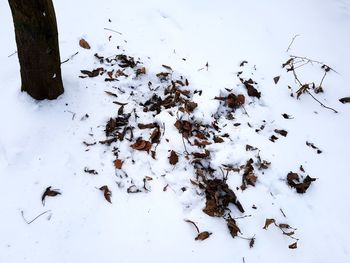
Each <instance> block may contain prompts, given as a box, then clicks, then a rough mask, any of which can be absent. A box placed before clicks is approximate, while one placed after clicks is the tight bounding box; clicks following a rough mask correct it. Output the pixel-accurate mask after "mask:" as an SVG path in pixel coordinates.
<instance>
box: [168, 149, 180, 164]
mask: <svg viewBox="0 0 350 263" xmlns="http://www.w3.org/2000/svg"><path fill="white" fill-rule="evenodd" d="M168 159H169V163H170V164H171V165H175V164H177V162H178V161H179V156H178V155H177V153H176V152H175V151H171V152H170V156H169V157H168Z"/></svg>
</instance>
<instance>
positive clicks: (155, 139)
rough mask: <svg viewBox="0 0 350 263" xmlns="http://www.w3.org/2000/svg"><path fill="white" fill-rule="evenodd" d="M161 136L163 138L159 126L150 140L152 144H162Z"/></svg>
mask: <svg viewBox="0 0 350 263" xmlns="http://www.w3.org/2000/svg"><path fill="white" fill-rule="evenodd" d="M160 136H161V132H160V129H159V126H157V127H156V128H155V129H154V130H153V132H152V134H151V137H150V138H149V139H150V141H151V143H159V142H160Z"/></svg>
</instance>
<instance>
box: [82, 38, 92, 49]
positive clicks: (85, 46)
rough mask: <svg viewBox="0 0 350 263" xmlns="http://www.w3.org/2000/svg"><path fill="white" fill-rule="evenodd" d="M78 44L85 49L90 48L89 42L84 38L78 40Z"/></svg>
mask: <svg viewBox="0 0 350 263" xmlns="http://www.w3.org/2000/svg"><path fill="white" fill-rule="evenodd" d="M79 46H81V47H82V48H85V49H90V48H91V47H90V45H89V43H88V42H87V41H86V40H85V39H84V38H82V39H80V40H79Z"/></svg>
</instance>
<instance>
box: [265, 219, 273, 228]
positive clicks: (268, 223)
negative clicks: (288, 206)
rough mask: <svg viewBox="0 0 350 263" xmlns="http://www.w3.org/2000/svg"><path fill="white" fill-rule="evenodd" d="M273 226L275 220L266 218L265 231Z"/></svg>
mask: <svg viewBox="0 0 350 263" xmlns="http://www.w3.org/2000/svg"><path fill="white" fill-rule="evenodd" d="M271 224H275V219H273V218H266V220H265V225H264V227H263V229H265V230H266V229H267V228H268V227H269V225H271Z"/></svg>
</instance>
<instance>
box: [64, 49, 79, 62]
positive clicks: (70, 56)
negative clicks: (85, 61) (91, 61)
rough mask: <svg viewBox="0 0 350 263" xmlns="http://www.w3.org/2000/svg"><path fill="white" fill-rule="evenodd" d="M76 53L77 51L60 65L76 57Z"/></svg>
mask: <svg viewBox="0 0 350 263" xmlns="http://www.w3.org/2000/svg"><path fill="white" fill-rule="evenodd" d="M78 53H79V51H77V52H75V53H74V54H73V55H71V56H70V57H69V58H67V59H66V60H64V61H62V62H61V65H62V64H63V63H66V62H68V61H69V60H71V59H72V58H73V57H75V56H76V55H78Z"/></svg>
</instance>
